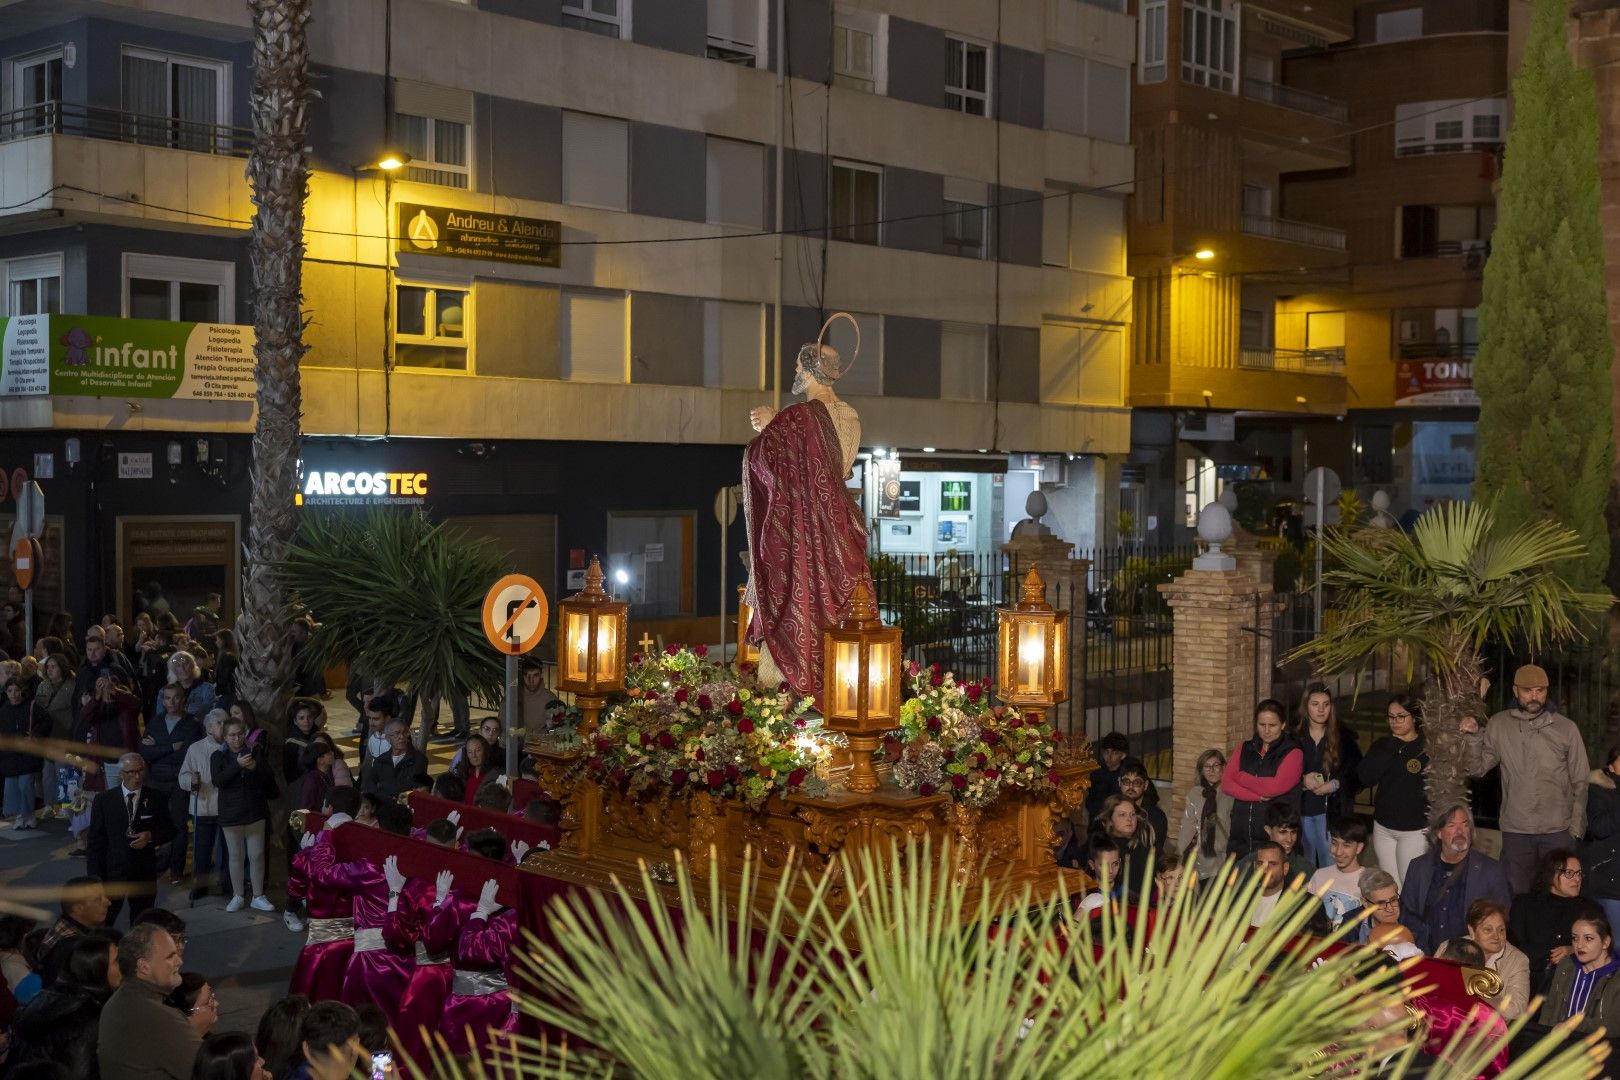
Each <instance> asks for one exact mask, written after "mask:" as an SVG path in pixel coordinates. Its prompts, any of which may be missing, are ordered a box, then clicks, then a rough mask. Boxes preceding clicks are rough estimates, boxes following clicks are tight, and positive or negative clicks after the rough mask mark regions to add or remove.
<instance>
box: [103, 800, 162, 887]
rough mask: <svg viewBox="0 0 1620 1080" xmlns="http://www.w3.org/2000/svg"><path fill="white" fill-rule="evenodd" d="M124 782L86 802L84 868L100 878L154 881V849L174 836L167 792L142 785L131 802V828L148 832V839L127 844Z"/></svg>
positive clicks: (129, 827)
mask: <svg viewBox="0 0 1620 1080" xmlns="http://www.w3.org/2000/svg"><path fill="white" fill-rule="evenodd" d="M127 798H128V795H127V793H126V792H125V791H124V785H122V784H117V785H115V786H114V787H113V789H112V790H111V791H103V792H102V793H101V794H99V795H97V796H96V797H95V798H94V799H93V800H91V802H90V828H89V829H87V830H86V831H85V835H84V847H85V852H86V854H87V855H88V859H87V862H88V864H89V865H88V867H87V869H88V871H89V873H92V874H94V875H95V876H96V877H98V878H100V879H101V880H102V881H154V880H156V879H157V849H158V848H159V847H160V846H162V845H163V844H166V843H168V842H169V841H170V840H172V839H174V820H173V819H172V818H170V817H169V796H168V793H167V792H164V791H159V790H157V789H155V788H150V787H143V788H141V790H140V793H139V795H138V796H137V797H136V802H135V822H134V825H133V831H134V832H137V833H142V832H149V833H151V834H152V842H151V843H150V844H147V845H146V846H145V847H143V848H132V847H130V846H129V841H130V837H129V832H130V831H131V825H130V821H129V814H128V811H127V809H126V807H125V801H126V799H127Z"/></svg>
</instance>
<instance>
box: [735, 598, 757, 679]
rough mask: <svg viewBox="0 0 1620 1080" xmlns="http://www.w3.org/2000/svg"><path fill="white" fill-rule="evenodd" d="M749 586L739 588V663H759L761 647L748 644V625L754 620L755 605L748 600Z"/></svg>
mask: <svg viewBox="0 0 1620 1080" xmlns="http://www.w3.org/2000/svg"><path fill="white" fill-rule="evenodd" d="M747 596H748V586H746V585H739V586H737V663H739V664H757V663H759V646H758V645H751V644H749V642H748V624H749V623H751V622H753V620H754V605H752V604H750V603H749V602H748V600H747V599H746V598H747Z"/></svg>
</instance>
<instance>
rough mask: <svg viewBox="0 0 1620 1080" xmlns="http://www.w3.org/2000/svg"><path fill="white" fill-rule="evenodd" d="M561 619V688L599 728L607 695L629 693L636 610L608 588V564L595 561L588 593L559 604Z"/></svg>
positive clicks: (587, 577)
mask: <svg viewBox="0 0 1620 1080" xmlns="http://www.w3.org/2000/svg"><path fill="white" fill-rule="evenodd" d="M557 616H558V621H559V623H561V626H562V642H561V647H560V649H559V655H558V658H557V689H559V690H568V691H572V692H573V694H574V695H575V696H576V697H577V698H578V699H579V706H580V709H581V711H582V712H584V713H585V718H586V722H587V725H588V726H590V727H594V726H595V720H596V713H597V712H599V711H600V710H601V707H602V704H603V701H604V700H605V698H606V696H607V695H608V694H612V693H616V692H617V691H619V690H623V689H624V661H625V646H626V641H627V639H628V637H629V618H630V605H629V604H627V603H624V602H623V601H621V600H615V599H613V597H611V596H609V595H608V594H607V593H606V592H605V591H604V590H603V589H602V564H601V562H600V561H599V560H597V559H596V558H594V557H593V558H592V559H591V565H590V568H589V569H588V570H586V571H585V588H584V589H583V590H582V591H580V592H578V593H575V594H574V595H573V596H570V597H569V598H568V599H566V600H563V601H561V602H560V603H558V605H557Z"/></svg>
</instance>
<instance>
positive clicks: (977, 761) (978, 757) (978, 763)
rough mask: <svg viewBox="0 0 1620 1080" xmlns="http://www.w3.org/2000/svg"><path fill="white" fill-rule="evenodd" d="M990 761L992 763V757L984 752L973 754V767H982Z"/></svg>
mask: <svg viewBox="0 0 1620 1080" xmlns="http://www.w3.org/2000/svg"><path fill="white" fill-rule="evenodd" d="M989 763H990V759H989V758H987V757H985V756H984V755H983V754H974V755H973V767H974V768H976V769H982V768H984V767H985V766H986V765H987V764H989Z"/></svg>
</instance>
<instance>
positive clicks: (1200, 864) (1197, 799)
mask: <svg viewBox="0 0 1620 1080" xmlns="http://www.w3.org/2000/svg"><path fill="white" fill-rule="evenodd" d="M1225 768H1226V755H1225V754H1223V753H1221V752H1220V751H1219V750H1217V749H1215V748H1213V747H1211V748H1210V749H1208V750H1205V751H1204V752H1203V753H1202V754H1199V755H1198V780H1197V782H1196V783H1194V784H1193V786H1192V788H1191V790H1189V791H1188V792H1187V802H1186V809H1185V810H1184V811H1183V812H1182V815H1181V828H1180V829H1178V830H1177V832H1176V850H1177V851H1179V852H1180V853H1181V856H1182V858H1183V859H1184V860H1185V861H1186V862H1187V863H1188V864H1189V865H1190V868H1191V869H1192V870H1193V872H1194V874H1195V876H1196V877H1197V878H1198V880H1199V881H1208V880H1209V879H1210V878H1212V877H1214V876H1215V875H1216V873H1218V872H1219V871H1220V869H1221V863H1223V862H1225V861H1226V836H1227V829H1228V828H1229V827H1230V823H1231V818H1232V796H1230V795H1228V794H1227V793H1226V792H1224V791H1222V790H1221V773H1222V772H1223V771H1224V770H1225Z"/></svg>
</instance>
